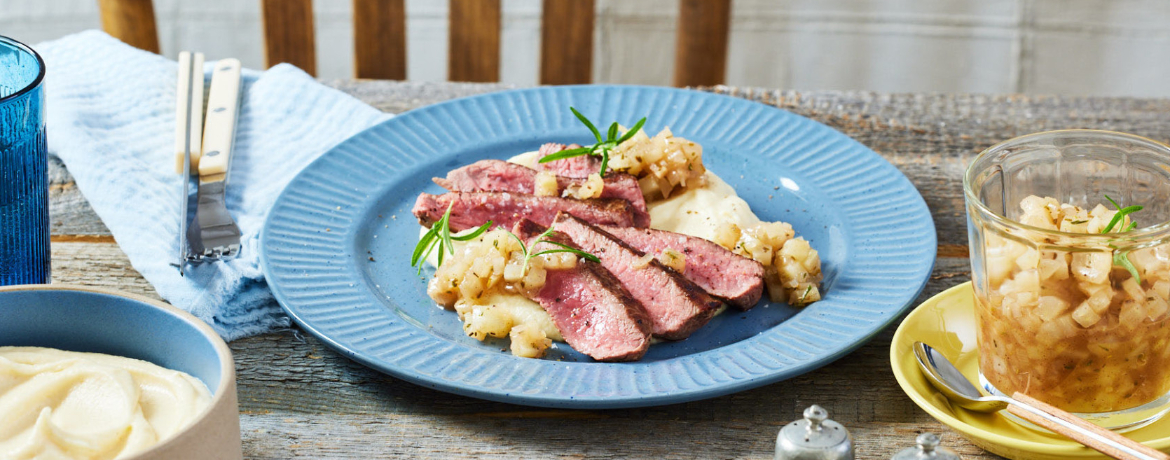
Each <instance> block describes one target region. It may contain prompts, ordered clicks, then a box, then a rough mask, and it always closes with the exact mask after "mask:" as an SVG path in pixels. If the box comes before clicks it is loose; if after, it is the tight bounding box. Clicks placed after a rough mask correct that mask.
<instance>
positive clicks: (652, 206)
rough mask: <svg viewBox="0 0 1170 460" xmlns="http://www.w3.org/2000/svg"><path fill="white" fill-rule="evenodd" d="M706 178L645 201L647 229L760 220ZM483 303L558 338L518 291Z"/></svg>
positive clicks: (707, 232) (707, 231)
mask: <svg viewBox="0 0 1170 460" xmlns="http://www.w3.org/2000/svg"><path fill="white" fill-rule="evenodd" d="M538 155H539V153H538V152H527V153H522V154H520V155H516V156H514V157H512V158H509V159H508V161H510V162H512V163H516V164H520V165H524V166H528V167H530V168H531V167H534V165H535V162H536V159H537V156H538ZM706 180H707V183H706V185H704V186H702V187H688V188H687V189H685V191H683V192H682V193H677V194H674V195H672V196H671V197H670V198H667V199H664V200H662V199H659V200H654V201H650V200H647V202H646V208H647V210H648V211H649V212H650V228H654V229H658V230H667V231H671V232H675V233H682V234H686V235H691V236H697V237H699V238H704V239H707V240H711V239H713V238H714V237H715V229H716V228H717V227H718V226H719V225H720V224H723V223H733V224H736V225H738V226H739V227H740V228H748V227H751V226H753V225H756V224H758V223H760V218H759V217H757V216H756V214H755V213H753V212H752V210H751V208H750V207H748V204H747V202H746V201H744V200H743V198H740V197H739V195H737V194H736V193H735V189H734V188H732V187H731V186H730V185H728V184H727V183H726V182H724V181H723V179H720V178H719V176H717V175H715V173H713V172H711V170H707V172H706ZM509 230H511V229H509ZM426 232H427V228H426V227H422V228H421V229H420V231H419V237H420V238H421V237H422V235H424V234H426ZM452 243H453V244H454V246H455V247H454V248H453V249H454V250H455V252H456V253H458V252H460V251H462V250H463V247H464V246H465V245H466V243H464V242H461V241H453V242H452ZM427 262H428V263H430V265H431V266H432V267H435V266H438V253H437V252H432V253H431V255H430V257H429V258H428V260H427ZM487 303H489V304H491V305H495V306H497V307H499V308H504V309H506V310H508V311H509V312H510V313H511V314H512V316H513V317H514V318H524V319H525V322H526V323H530V324H534V325H536V326H538V327H540V328H541V329H542V330H544V331H545V335H547V336H548V338H550V339H553V340H556V341H558V342H559V341H562V340H561V334H560V332H559V331H557V329H556V326H554V325H553V322H552V318H549V316H548V313H547V312H545V311H544V308H541V306H540V304H538V303H536V302H533V301H531V300H529V299H528V298H526V297H524V296H522V295H519V294H493V295H492V297H491V298H490V299H489V301H488V302H487Z"/></svg>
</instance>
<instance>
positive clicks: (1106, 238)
mask: <svg viewBox="0 0 1170 460" xmlns="http://www.w3.org/2000/svg"><path fill="white" fill-rule="evenodd" d="M1062 134H1085V135H1094V136H1107V137H1119V138H1123V139H1126V140H1129V141H1134V142H1139V143H1143V144H1148V145H1149V146H1150V147H1151V148H1154V149H1157V150H1161V151H1162V153H1164V154H1166V155H1167V156H1168V157H1170V145H1167V144H1166V143H1164V142H1159V141H1156V140H1154V139H1150V138H1148V137H1145V136H1139V135H1137V134H1130V133H1123V132H1119V131H1109V130H1104V129H1057V130H1051V131H1041V132H1037V133H1032V134H1025V135H1023V136H1017V137H1013V138H1011V139H1008V140H1006V141H1003V142H1000V143H998V144H995V145H992V146H991V147H988V148H986V149H984V150H983V151H982V152H979V155H976V156H975V158H974V159H972V160H971V163H970V164H968V165H967V169H966V171H965V172H964V173H963V197H964V198H965V199H966V201H967V202H968V203H973V205H974V207H975V209H977V210H978V211H979V212H980V213H981V214H982V215H983V216H984V217H986V218H988V219H990V220H991V221H992V222H995V223H997V224H999V225H1001V226H1004V227H1008V228H1011V227H1015V228H1019V229H1023V230H1026V231H1030V232H1037V233H1040V234H1044V235H1049V236H1054V237H1062V238H1082V239H1089V240H1091V241H1101V242H1110V241H1115V240H1118V239H1122V238H1123V237H1124V239H1125V240H1130V241H1132V240H1135V239H1138V238H1143V239H1148V238H1158V237H1160V236H1167V235H1162V234H1164V233H1165V234H1170V221H1165V222H1160V223H1157V224H1154V225H1150V226H1146V227H1140V228H1135V229H1133V230H1131V231H1128V232H1124V233H1074V232H1062V231H1060V230H1051V229H1047V228H1041V227H1036V226H1032V225H1028V224H1025V223H1023V222H1018V221H1015V220H1012V219H1009V218H1007V216H1003V215H1000V214H999V213H997V212H995V211H992V210H991V208H989V207H987V205H986V204H984V203H983V200H980V199H979V197H978V196H977V195H976V194H975V190H974V182H975V174H976V172H975V165H976V164H978V163H979V161H980V160H983V159H984V158H986V157H987V156H990V155H993V154H995V153H997V152H999V151H1000V150H1003V149H1004V148H1005V147H1007V146H1009V145H1014V144H1019V143H1022V142H1026V141H1030V140H1033V139H1035V138H1040V137H1045V136H1053V135H1062Z"/></svg>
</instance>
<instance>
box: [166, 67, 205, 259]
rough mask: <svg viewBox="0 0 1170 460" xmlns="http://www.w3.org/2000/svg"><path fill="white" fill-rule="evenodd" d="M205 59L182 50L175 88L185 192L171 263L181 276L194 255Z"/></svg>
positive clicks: (177, 137) (177, 145) (177, 139)
mask: <svg viewBox="0 0 1170 460" xmlns="http://www.w3.org/2000/svg"><path fill="white" fill-rule="evenodd" d="M203 60H204V57H203V53H191V52H189V51H183V52H180V53H179V59H178V64H179V71H178V81H177V84H176V91H175V171H176V173H177V174H179V175H180V176H179V177H180V181H181V182H182V183H183V195H182V204H181V205H180V211H179V232H178V237H179V242H178V248H177V252H178V255H177V257H176V260H175V262H174V263H172V264H171V265H174V266H176V267H178V269H179V275H183V274H184V271H185V266H186V262H187V261H188V260H189V259H190V258H191V252H190V246H189V245H188V239H189V238H190V236H189V235H188V230H189V228H188V223H189V222H190V221H191V216H190V214H189V205H190V201H191V192H190V187H191V173H192V172H193V171H194V170H193V169H192V162H193V161H197V157H196V156H197V155H198V154H199V153H200V151H201V149H202V142H203V136H202V130H203Z"/></svg>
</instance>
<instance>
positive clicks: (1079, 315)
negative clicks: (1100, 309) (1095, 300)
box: [1072, 303, 1101, 328]
mask: <svg viewBox="0 0 1170 460" xmlns="http://www.w3.org/2000/svg"><path fill="white" fill-rule="evenodd" d="M1072 319H1073V320H1074V321H1076V322H1077V324H1080V325H1081V327H1085V328H1089V327H1093V325H1094V324H1097V322H1098V321H1101V314H1099V313H1097V312H1096V311H1093V308H1092V307H1090V306H1089V305H1088V304H1087V303H1082V304H1081V305H1079V306H1077V308H1076V309H1075V310H1073V312H1072Z"/></svg>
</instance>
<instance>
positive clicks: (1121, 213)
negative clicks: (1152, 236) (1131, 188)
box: [1101, 195, 1142, 233]
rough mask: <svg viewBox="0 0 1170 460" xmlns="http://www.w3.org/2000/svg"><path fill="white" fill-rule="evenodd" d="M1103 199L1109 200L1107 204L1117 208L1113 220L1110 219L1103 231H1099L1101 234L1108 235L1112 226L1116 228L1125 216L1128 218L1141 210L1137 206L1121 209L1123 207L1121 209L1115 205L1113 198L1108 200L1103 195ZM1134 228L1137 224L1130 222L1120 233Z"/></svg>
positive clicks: (1106, 196) (1107, 196)
mask: <svg viewBox="0 0 1170 460" xmlns="http://www.w3.org/2000/svg"><path fill="white" fill-rule="evenodd" d="M1105 199H1106V200H1109V202H1110V203H1112V204H1113V207H1115V208H1117V214H1114V215H1113V219H1111V220H1110V221H1109V225H1106V226H1105V229H1104V230H1101V233H1109V232H1110V231H1112V230H1113V227H1114V226H1116V225H1117V224H1118V223H1120V222H1122V221H1123V220H1124V219H1125V216H1128V215H1130V214H1133V213H1135V212H1138V211H1141V210H1142V207H1141V206H1137V205H1134V206H1126V207H1124V208H1123V207H1121V205H1119V204H1117V202H1116V201H1113V198H1109V195H1105ZM1135 228H1137V222H1132V221H1131V222H1130V223H1129V227H1126V228H1125V229H1122V230H1121V231H1122V232H1128V231H1130V230H1133V229H1135Z"/></svg>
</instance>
